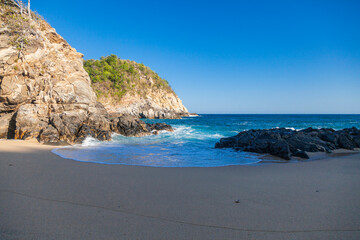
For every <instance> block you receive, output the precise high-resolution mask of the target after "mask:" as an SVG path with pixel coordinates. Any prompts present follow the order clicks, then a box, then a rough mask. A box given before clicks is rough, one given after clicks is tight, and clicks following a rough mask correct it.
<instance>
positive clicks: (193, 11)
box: [31, 0, 360, 113]
mask: <svg viewBox="0 0 360 240" xmlns="http://www.w3.org/2000/svg"><path fill="white" fill-rule="evenodd" d="M100 2H101V1H73V0H72V1H70V0H63V1H45V0H33V1H31V4H32V5H31V6H32V8H33V10H36V11H37V12H39V13H40V14H41V15H42V16H43V17H44V18H45V19H46V20H47V21H48V22H49V23H50V24H51V25H52V26H53V27H54V28H55V29H56V30H57V32H58V33H60V34H61V35H62V36H63V37H64V38H65V39H66V40H67V41H68V42H69V43H70V44H71V45H72V46H73V47H74V48H76V49H77V50H78V51H80V52H82V53H83V54H84V58H85V59H89V58H95V59H98V58H100V57H101V56H106V55H109V54H112V53H113V54H116V55H118V56H119V57H120V58H123V59H131V60H135V61H137V62H142V63H144V64H145V65H148V66H149V67H151V68H152V69H153V70H155V71H156V72H157V73H159V75H160V76H161V77H163V78H165V79H167V80H168V81H169V82H170V85H171V86H172V87H173V89H174V90H175V92H176V93H177V94H178V95H179V97H180V98H181V99H182V100H183V103H184V104H185V106H186V107H188V109H189V110H190V111H192V112H198V113H360V14H359V13H360V1H344V0H339V1H332V0H327V1H321V0H317V1H306V0H302V1H300V0H299V1H285V0H284V1H276V0H272V1H227V0H223V1H195V0H193V1H187V0H185V1H141V0H138V1H111V0H109V1H102V2H101V3H100Z"/></svg>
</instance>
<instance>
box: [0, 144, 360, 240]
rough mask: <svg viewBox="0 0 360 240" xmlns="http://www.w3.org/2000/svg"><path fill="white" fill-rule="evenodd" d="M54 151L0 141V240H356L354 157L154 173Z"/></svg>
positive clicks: (359, 221)
mask: <svg viewBox="0 0 360 240" xmlns="http://www.w3.org/2000/svg"><path fill="white" fill-rule="evenodd" d="M53 148H54V146H45V145H40V144H37V143H36V142H27V141H4V140H1V141H0V239H277V240H278V239H327V240H329V239H360V154H358V153H357V154H350V155H349V154H340V155H336V154H333V155H329V156H328V157H326V158H323V159H320V160H316V161H306V162H297V163H276V164H262V165H257V166H230V167H216V168H152V167H139V166H123V165H101V164H95V163H84V162H76V161H72V160H67V159H62V158H60V157H58V156H56V155H54V154H53V153H51V149H53ZM194 157H196V156H194Z"/></svg>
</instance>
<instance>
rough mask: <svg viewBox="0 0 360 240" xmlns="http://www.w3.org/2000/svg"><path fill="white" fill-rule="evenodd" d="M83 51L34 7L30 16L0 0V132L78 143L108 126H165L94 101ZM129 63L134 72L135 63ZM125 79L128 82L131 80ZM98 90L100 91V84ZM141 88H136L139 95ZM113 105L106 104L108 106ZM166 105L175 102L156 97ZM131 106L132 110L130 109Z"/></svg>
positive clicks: (126, 130) (123, 130) (124, 129)
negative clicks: (114, 113) (113, 114)
mask: <svg viewBox="0 0 360 240" xmlns="http://www.w3.org/2000/svg"><path fill="white" fill-rule="evenodd" d="M5 2H9V1H5ZM10 2H11V1H10ZM82 57H83V55H82V54H81V53H78V52H77V51H76V50H75V49H74V48H72V47H71V46H70V45H69V44H68V43H67V42H66V41H65V40H64V39H63V38H62V37H61V36H60V35H59V34H57V33H56V31H55V29H54V28H52V27H51V26H50V25H49V24H48V23H46V22H45V21H44V20H42V19H41V18H40V17H38V16H36V15H35V14H33V13H32V16H31V18H30V17H29V16H28V15H27V14H21V13H20V9H19V8H17V7H16V6H15V5H9V4H5V3H4V1H1V2H0V138H9V139H27V138H36V139H38V140H39V141H40V142H61V141H66V142H69V143H74V142H75V143H80V142H82V141H83V140H84V139H85V138H86V137H87V136H91V137H94V138H97V139H99V140H109V139H111V133H112V132H117V133H119V134H123V135H126V136H144V135H150V134H156V133H157V131H158V130H169V128H168V127H167V126H166V125H161V126H157V125H156V126H155V125H151V124H145V123H144V122H142V121H141V120H139V119H136V118H135V117H131V116H121V117H110V116H109V115H108V113H107V111H106V109H105V108H104V107H103V105H102V104H101V103H99V102H97V97H96V94H95V92H94V91H93V89H92V87H91V80H90V77H89V75H88V73H87V72H86V71H85V70H84V67H83V58H82ZM129 69H131V70H130V73H131V74H134V72H135V70H134V68H129ZM105 74H106V75H109V72H108V71H107V72H105ZM119 77H120V76H117V75H116V76H115V78H117V79H118V78H119ZM148 80H149V81H151V79H148ZM115 83H117V85H115V87H117V89H118V91H116V92H115V93H116V94H118V96H119V97H120V96H122V95H124V94H125V91H124V89H123V88H122V87H121V86H122V85H121V84H120V85H119V82H116V81H115ZM127 83H128V82H127ZM158 83H159V82H158ZM129 84H130V83H128V84H127V85H126V86H127V87H129V86H133V85H132V84H130V85H129ZM102 87H103V86H102ZM111 87H113V86H111ZM95 89H96V87H95ZM111 89H112V88H111ZM111 89H110V90H111ZM143 89H146V86H145V85H144V88H143ZM163 89H166V87H165V88H163ZM96 91H97V93H99V90H98V89H96ZM144 91H147V90H144ZM159 91H160V90H159ZM155 92H156V91H155ZM143 94H144V92H142V91H138V95H137V96H140V95H143ZM168 94H170V93H168ZM125 96H126V94H125ZM162 96H164V97H166V98H171V99H173V100H172V101H174V104H176V101H178V99H177V98H174V97H173V95H171V94H170V95H169V96H167V95H164V94H163V95H162ZM100 99H103V98H101V97H100ZM104 99H106V98H104ZM125 99H128V100H126V101H127V102H128V103H129V105H128V106H131V104H134V103H135V104H136V103H137V102H135V101H130V98H128V97H124V98H122V100H124V101H125ZM104 102H106V101H104ZM146 103H147V102H146V101H144V104H146ZM154 103H155V101H154ZM180 103H181V102H180ZM116 104H117V103H116ZM151 104H153V102H151ZM151 104H150V106H153V105H151ZM111 106H113V105H111V104H109V105H108V108H109V109H110V110H112V108H111ZM114 106H115V104H114ZM116 106H117V105H116ZM164 106H165V107H166V106H168V107H173V106H172V105H171V104H170V105H166V104H163V103H162V102H159V107H160V108H161V107H164ZM142 109H143V108H142ZM173 109H175V108H174V107H173ZM180 110H184V111H185V110H186V109H185V108H181V109H180ZM132 111H135V110H129V112H132ZM117 112H120V113H127V111H123V112H121V111H117ZM134 115H136V114H134ZM162 116H165V114H164V115H162Z"/></svg>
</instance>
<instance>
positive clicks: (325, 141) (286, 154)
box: [215, 127, 360, 160]
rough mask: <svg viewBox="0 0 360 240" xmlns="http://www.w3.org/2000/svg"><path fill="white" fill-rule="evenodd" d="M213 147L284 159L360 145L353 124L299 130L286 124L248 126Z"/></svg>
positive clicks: (353, 147) (349, 148)
mask: <svg viewBox="0 0 360 240" xmlns="http://www.w3.org/2000/svg"><path fill="white" fill-rule="evenodd" d="M215 148H233V149H235V150H238V151H245V152H254V153H268V154H271V155H273V156H277V157H280V158H283V159H286V160H290V159H291V157H300V158H304V159H308V158H309V155H308V154H307V152H326V153H331V152H332V151H333V150H335V149H348V150H354V149H355V148H360V130H359V129H357V128H355V127H353V128H346V129H343V130H338V131H335V130H334V129H330V128H321V129H314V128H307V129H304V130H300V131H296V130H291V129H285V128H274V129H258V130H248V131H243V132H240V133H239V134H238V135H236V136H233V137H228V138H222V139H220V141H219V142H217V143H216V144H215Z"/></svg>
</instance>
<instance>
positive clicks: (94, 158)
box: [53, 114, 360, 167]
mask: <svg viewBox="0 0 360 240" xmlns="http://www.w3.org/2000/svg"><path fill="white" fill-rule="evenodd" d="M145 121H146V122H148V123H154V122H165V123H167V124H170V125H172V126H173V127H174V128H175V131H174V132H171V133H170V132H161V133H160V134H159V135H154V136H146V137H141V138H136V137H123V136H120V135H114V136H113V140H112V141H110V142H99V141H97V140H94V139H91V138H88V139H86V140H85V142H84V143H83V144H82V145H78V146H72V147H64V148H59V149H55V150H54V151H53V152H54V153H55V154H58V155H60V156H62V157H64V158H68V159H73V160H77V161H85V162H94V163H103V164H126V165H141V166H152V167H216V166H228V165H246V164H255V163H258V162H259V161H260V159H259V157H260V155H257V154H252V153H244V152H235V151H233V150H231V149H215V148H214V145H215V143H216V142H217V141H219V139H220V138H222V137H228V136H233V135H236V134H237V133H238V132H239V131H244V130H248V129H266V128H276V127H286V128H291V129H296V130H300V129H304V128H307V127H313V128H322V127H326V128H334V129H342V128H348V127H357V128H360V115H244V114H241V115H220V114H203V115H200V116H199V117H188V118H183V119H166V120H165V119H160V120H149V119H145Z"/></svg>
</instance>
